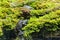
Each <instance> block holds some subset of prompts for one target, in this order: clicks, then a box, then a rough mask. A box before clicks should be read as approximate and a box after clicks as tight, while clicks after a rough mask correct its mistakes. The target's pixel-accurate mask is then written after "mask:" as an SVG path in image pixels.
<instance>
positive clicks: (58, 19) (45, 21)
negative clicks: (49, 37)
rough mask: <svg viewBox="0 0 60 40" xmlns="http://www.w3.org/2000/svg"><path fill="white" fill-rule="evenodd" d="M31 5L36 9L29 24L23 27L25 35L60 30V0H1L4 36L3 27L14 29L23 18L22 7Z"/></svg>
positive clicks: (0, 27)
mask: <svg viewBox="0 0 60 40" xmlns="http://www.w3.org/2000/svg"><path fill="white" fill-rule="evenodd" d="M24 5H29V6H31V7H33V8H34V9H33V10H31V12H30V14H31V15H32V16H31V17H30V19H29V21H28V24H27V25H26V26H25V27H24V28H22V30H24V31H25V34H24V35H25V36H27V35H30V34H31V33H33V32H40V30H41V29H42V28H46V30H45V31H48V32H55V31H58V30H60V0H55V1H53V0H34V1H32V0H31V1H28V0H24V1H22V0H21V1H19V0H17V1H16V0H11V1H8V0H0V36H3V30H2V28H3V27H7V28H6V29H7V30H11V29H14V28H15V26H16V24H17V22H18V21H19V20H21V19H22V16H21V13H22V12H21V11H20V7H22V6H24Z"/></svg>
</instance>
